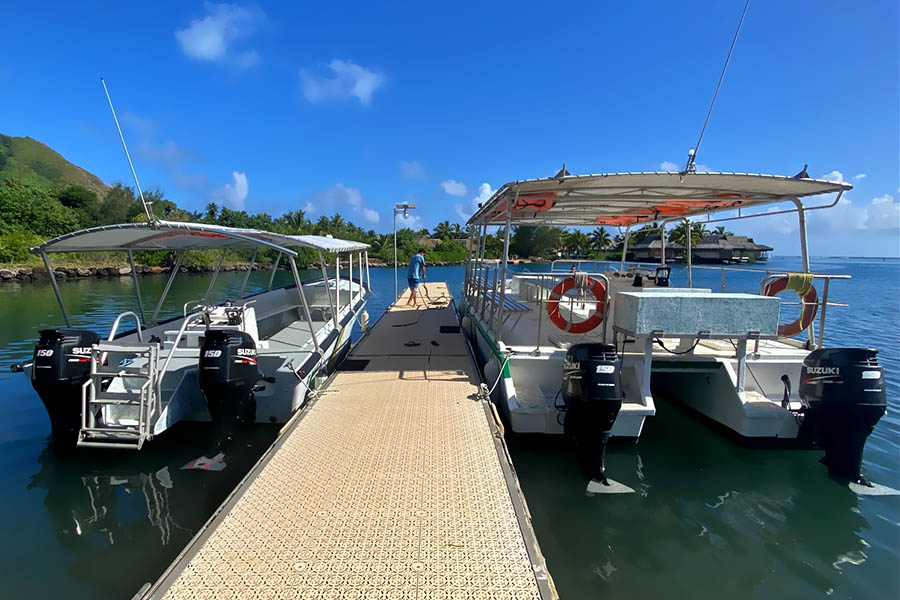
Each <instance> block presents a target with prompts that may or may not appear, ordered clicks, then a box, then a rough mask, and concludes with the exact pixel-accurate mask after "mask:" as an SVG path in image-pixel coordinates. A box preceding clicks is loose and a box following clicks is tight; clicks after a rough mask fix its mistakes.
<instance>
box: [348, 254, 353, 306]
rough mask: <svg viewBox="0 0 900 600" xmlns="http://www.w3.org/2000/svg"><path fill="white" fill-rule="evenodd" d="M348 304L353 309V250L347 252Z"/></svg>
mask: <svg viewBox="0 0 900 600" xmlns="http://www.w3.org/2000/svg"><path fill="white" fill-rule="evenodd" d="M347 269H348V270H347V295H348V296H349V298H348V299H347V306H349V307H350V309H351V310H352V309H353V251H352V250H351V251H350V252H348V253H347Z"/></svg>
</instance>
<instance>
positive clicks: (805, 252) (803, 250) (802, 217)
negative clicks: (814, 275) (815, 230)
mask: <svg viewBox="0 0 900 600" xmlns="http://www.w3.org/2000/svg"><path fill="white" fill-rule="evenodd" d="M792 201H793V203H794V204H795V205H796V206H797V219H798V221H799V222H800V257H801V258H802V259H803V272H804V273H809V246H807V243H806V211H805V209H804V208H803V203H802V202H800V200H798V199H797V198H794V199H793V200H792Z"/></svg>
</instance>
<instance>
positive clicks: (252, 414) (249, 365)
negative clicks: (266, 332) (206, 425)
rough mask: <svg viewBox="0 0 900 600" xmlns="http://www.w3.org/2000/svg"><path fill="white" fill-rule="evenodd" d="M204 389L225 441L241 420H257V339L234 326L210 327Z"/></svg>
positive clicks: (218, 439) (203, 351) (202, 377)
mask: <svg viewBox="0 0 900 600" xmlns="http://www.w3.org/2000/svg"><path fill="white" fill-rule="evenodd" d="M199 380H200V389H201V390H202V391H203V397H204V398H206V406H207V408H208V409H209V415H210V417H212V422H213V427H214V429H215V431H216V443H217V444H218V445H221V444H222V443H223V442H224V441H225V440H226V439H227V438H229V437H231V435H232V433H233V431H234V427H235V426H236V425H237V424H238V423H252V422H253V421H254V420H256V400H255V399H254V397H253V390H254V388H255V386H256V382H257V381H259V367H258V366H257V362H256V342H255V341H254V340H253V337H252V336H250V334H248V333H245V332H243V331H237V330H234V329H207V330H206V338H205V340H204V342H203V347H202V348H201V349H200V370H199Z"/></svg>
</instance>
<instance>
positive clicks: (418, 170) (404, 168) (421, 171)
mask: <svg viewBox="0 0 900 600" xmlns="http://www.w3.org/2000/svg"><path fill="white" fill-rule="evenodd" d="M400 175H402V176H403V179H424V178H425V167H423V166H422V163H420V162H419V161H417V160H410V161H406V160H404V161H402V162H401V163H400Z"/></svg>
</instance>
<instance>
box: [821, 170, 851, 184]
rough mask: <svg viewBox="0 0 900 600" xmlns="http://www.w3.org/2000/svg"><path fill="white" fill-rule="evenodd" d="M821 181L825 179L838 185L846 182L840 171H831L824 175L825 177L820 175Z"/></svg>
mask: <svg viewBox="0 0 900 600" xmlns="http://www.w3.org/2000/svg"><path fill="white" fill-rule="evenodd" d="M822 179H825V180H826V181H837V182H839V183H842V182H844V181H846V179H844V174H843V173H841V172H840V171H832V172H831V173H826V174H825V175H822Z"/></svg>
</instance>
